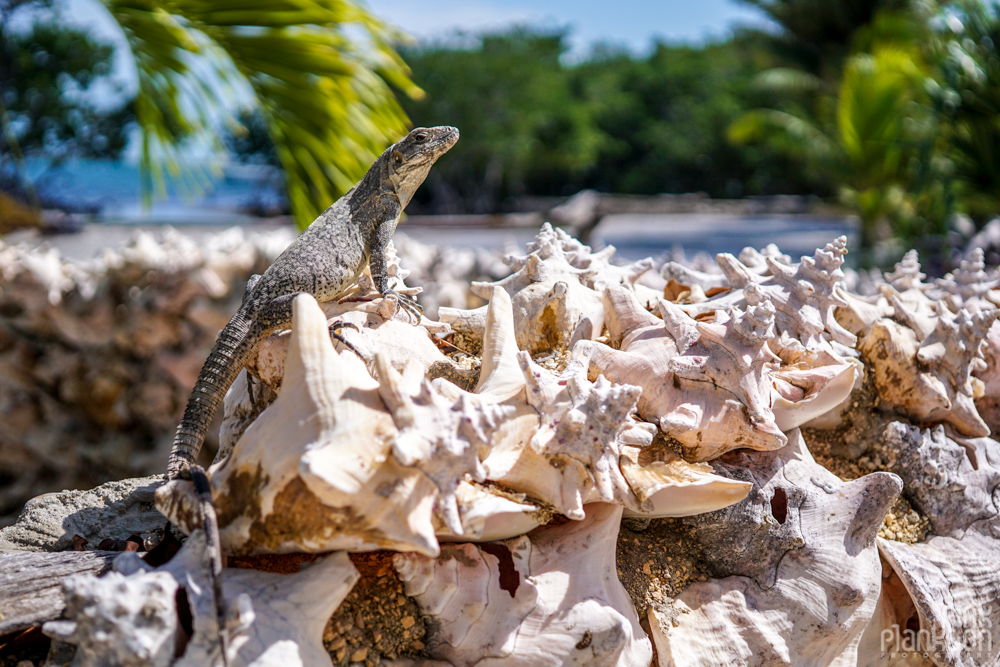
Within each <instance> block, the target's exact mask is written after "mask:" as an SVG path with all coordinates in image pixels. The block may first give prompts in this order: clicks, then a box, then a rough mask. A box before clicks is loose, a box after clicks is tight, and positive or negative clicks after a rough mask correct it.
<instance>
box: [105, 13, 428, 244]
mask: <svg viewBox="0 0 1000 667" xmlns="http://www.w3.org/2000/svg"><path fill="white" fill-rule="evenodd" d="M102 1H103V2H104V5H105V6H106V7H107V9H108V11H109V12H110V13H111V15H112V16H113V17H114V18H115V20H116V21H117V22H118V23H119V25H120V26H121V27H122V29H123V31H124V32H125V36H126V37H127V39H128V41H129V45H130V47H131V50H132V55H133V56H134V58H135V62H136V68H137V70H138V74H139V93H138V96H137V98H136V119H137V121H138V123H139V125H140V128H141V129H142V151H141V166H142V168H143V171H144V173H146V174H148V175H149V181H148V182H147V188H146V194H147V198H148V197H149V196H150V195H151V193H152V191H153V190H154V189H158V190H161V191H162V190H163V188H164V182H165V179H164V170H165V169H166V170H170V171H172V172H178V173H179V172H181V167H182V166H183V164H182V163H183V155H184V153H183V152H182V150H181V146H182V145H183V142H185V141H187V142H188V143H192V142H197V141H200V142H202V143H210V144H211V145H213V146H218V139H217V138H216V136H217V134H218V132H217V125H218V120H219V118H220V117H221V118H226V117H228V116H229V114H230V107H231V106H232V105H233V103H234V101H235V100H236V99H237V98H238V97H240V96H241V95H242V96H247V95H249V96H251V97H252V98H253V99H255V100H256V102H257V104H258V105H259V108H260V111H261V113H262V115H263V117H264V119H265V121H266V123H267V126H268V132H269V134H270V138H271V140H272V142H273V144H274V147H275V152H276V154H277V157H278V160H279V161H280V162H281V165H282V167H283V169H284V171H285V177H286V183H287V194H288V199H289V202H290V205H291V209H292V212H293V214H294V216H295V218H296V220H297V222H298V223H299V225H300V226H302V227H305V226H306V225H308V224H309V222H311V221H312V220H313V218H315V216H316V215H317V214H318V213H320V212H321V211H322V210H323V209H325V208H326V207H327V206H329V204H330V203H331V202H332V201H334V200H335V199H336V198H337V197H338V196H340V195H341V194H343V193H344V192H346V191H347V190H348V189H349V188H350V187H351V186H352V185H353V184H354V183H355V181H357V179H358V178H360V177H361V175H363V174H364V172H365V171H366V170H367V168H368V166H369V165H370V164H371V162H372V161H373V160H374V159H375V157H377V156H378V154H379V153H380V152H381V151H382V150H383V149H384V148H385V146H386V145H387V144H389V143H391V142H392V141H395V140H396V139H398V138H399V136H400V135H401V134H403V133H405V130H406V116H405V115H404V113H403V110H402V108H401V107H400V106H399V104H398V103H397V101H396V99H395V97H394V95H393V92H392V89H391V86H395V87H396V88H398V89H400V90H402V91H403V92H404V93H406V94H409V95H418V94H419V89H417V88H416V87H415V86H414V85H413V84H412V82H411V81H410V80H409V78H408V70H407V68H406V65H405V64H404V63H403V61H402V60H401V59H400V58H399V56H398V54H397V53H396V52H395V51H394V49H393V47H392V46H391V43H392V42H393V41H394V40H397V39H399V38H401V34H400V33H398V32H396V31H394V30H392V29H391V28H389V27H388V26H387V25H386V24H384V23H382V22H381V21H379V20H378V19H376V18H375V17H374V16H372V15H371V14H370V13H368V12H367V11H366V10H364V9H363V8H362V7H361V6H360V5H358V4H356V3H354V2H352V1H351V0H320V1H319V2H317V1H314V0H239V1H237V0H169V1H167V0H102Z"/></svg>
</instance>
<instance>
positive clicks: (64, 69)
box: [0, 3, 132, 203]
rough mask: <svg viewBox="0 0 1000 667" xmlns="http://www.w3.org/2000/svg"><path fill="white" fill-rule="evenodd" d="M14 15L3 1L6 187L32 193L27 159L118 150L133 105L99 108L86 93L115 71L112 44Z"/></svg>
mask: <svg viewBox="0 0 1000 667" xmlns="http://www.w3.org/2000/svg"><path fill="white" fill-rule="evenodd" d="M11 14H12V7H11V5H10V4H9V3H8V4H7V5H5V6H3V7H0V114H2V115H3V118H2V123H0V124H2V130H3V134H2V135H0V189H3V190H4V191H6V192H10V193H13V194H15V195H18V196H19V197H20V198H21V199H31V198H32V197H31V196H30V194H29V193H30V192H31V184H30V183H29V182H27V181H26V178H27V177H26V175H25V174H24V173H23V164H21V160H22V159H24V158H41V159H43V160H45V161H46V162H47V163H48V164H49V165H51V166H56V165H58V164H59V163H61V162H62V161H64V160H66V159H67V158H70V157H117V156H118V155H119V154H120V153H121V151H122V149H123V148H124V146H125V142H126V140H127V138H128V137H127V131H128V127H129V122H130V121H131V119H132V110H131V105H130V104H128V103H124V104H121V105H119V106H117V107H114V108H110V109H101V108H96V107H95V106H94V105H93V104H91V103H90V102H89V101H88V99H87V97H86V96H85V95H83V93H84V92H85V91H87V90H88V89H89V88H90V87H91V85H92V84H93V83H94V82H95V81H96V80H98V79H99V78H100V77H102V76H104V75H106V74H108V73H109V71H110V69H111V56H112V52H113V49H112V47H110V46H108V45H105V44H101V43H99V42H97V41H95V40H94V39H93V38H92V37H90V35H88V34H87V33H86V32H83V31H80V30H76V29H73V28H67V27H64V26H61V25H59V24H58V23H57V22H55V21H51V22H42V23H36V24H34V25H31V26H30V27H28V28H27V29H25V30H21V31H17V30H13V29H11V28H10V25H11V24H10V21H9V18H10V16H11ZM32 203H37V202H32Z"/></svg>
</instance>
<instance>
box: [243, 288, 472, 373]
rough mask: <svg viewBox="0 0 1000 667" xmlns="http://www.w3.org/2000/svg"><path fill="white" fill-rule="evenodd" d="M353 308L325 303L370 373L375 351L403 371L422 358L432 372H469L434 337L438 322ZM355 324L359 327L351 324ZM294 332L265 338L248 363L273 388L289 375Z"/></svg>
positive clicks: (373, 307)
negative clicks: (287, 368)
mask: <svg viewBox="0 0 1000 667" xmlns="http://www.w3.org/2000/svg"><path fill="white" fill-rule="evenodd" d="M345 305H350V306H351V309H350V310H347V309H345V308H344V305H338V304H337V303H336V302H333V301H328V302H326V303H324V304H321V307H322V308H323V310H324V312H325V313H326V316H327V318H328V326H329V327H330V328H334V327H339V335H340V337H341V338H343V339H344V340H346V341H347V342H348V343H350V344H351V346H352V347H353V350H352V351H353V352H355V353H356V354H358V355H360V357H361V358H362V360H363V361H364V362H365V365H366V366H367V368H368V370H369V373H370V374H372V375H375V353H376V352H381V353H382V354H384V355H386V356H387V357H388V358H389V360H390V362H391V363H392V366H393V367H394V368H395V369H396V370H398V371H402V370H403V366H404V365H405V364H406V363H407V362H411V361H413V362H418V363H419V364H420V367H421V369H422V370H423V371H424V372H427V373H430V374H432V375H444V376H449V375H452V374H454V375H465V374H467V372H463V371H462V370H461V369H458V368H457V366H456V365H455V364H454V363H453V362H452V361H450V360H449V359H448V358H447V357H446V356H444V354H442V353H441V351H440V350H439V349H438V348H437V346H436V345H434V343H433V342H432V341H431V339H430V335H429V334H430V329H432V328H434V327H435V324H436V323H434V322H431V321H430V320H427V319H426V318H424V319H423V320H422V322H421V324H420V325H415V324H412V323H410V322H408V321H403V320H401V319H399V317H394V316H392V315H390V316H389V317H388V318H386V317H384V316H383V314H380V313H379V312H378V310H377V307H378V304H376V303H375V302H365V303H361V304H358V303H350V304H345ZM342 325H354V326H355V327H357V331H355V330H354V329H352V328H350V326H342ZM290 336H291V332H290V331H282V332H279V333H276V334H274V335H271V336H268V337H267V338H266V339H264V340H263V341H262V342H261V344H260V347H259V348H258V350H257V354H256V355H255V356H254V357H253V358H252V359H251V360H250V361H249V362H248V363H247V367H248V368H249V369H250V371H251V372H252V373H253V375H254V376H255V377H256V378H259V379H260V380H261V381H262V382H264V384H266V385H268V387H270V388H271V389H273V390H275V391H276V390H278V389H280V388H281V382H282V380H283V379H284V376H285V358H286V357H287V356H288V345H289V341H290ZM334 347H335V348H336V349H337V350H338V351H343V350H346V349H348V348H347V346H345V345H344V344H343V343H342V342H341V341H339V340H337V341H336V342H335V343H334Z"/></svg>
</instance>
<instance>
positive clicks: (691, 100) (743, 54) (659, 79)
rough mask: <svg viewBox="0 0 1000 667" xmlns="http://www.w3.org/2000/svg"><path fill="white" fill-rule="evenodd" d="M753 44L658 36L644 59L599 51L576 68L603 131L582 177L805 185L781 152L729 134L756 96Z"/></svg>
mask: <svg viewBox="0 0 1000 667" xmlns="http://www.w3.org/2000/svg"><path fill="white" fill-rule="evenodd" d="M755 48H756V47H755V45H754V44H753V43H752V42H743V41H739V40H734V41H731V42H728V43H722V44H710V45H707V46H704V47H701V48H698V47H688V46H671V45H667V44H663V43H659V44H657V45H656V46H655V48H654V49H653V52H652V53H651V54H650V55H649V56H648V57H647V58H642V59H637V58H632V57H630V56H628V55H627V54H620V53H619V54H608V55H604V56H603V57H602V55H601V54H597V55H596V56H595V57H594V58H592V59H590V60H589V61H587V62H584V63H582V64H581V65H580V66H578V67H576V68H574V70H573V71H572V75H573V77H574V80H575V82H576V86H577V88H578V89H579V90H580V91H582V97H583V99H584V102H585V103H586V104H587V105H588V106H589V107H590V108H592V109H593V115H594V118H595V120H596V123H597V126H598V129H599V130H600V132H601V134H602V135H603V142H602V146H601V152H600V154H599V156H598V159H597V162H596V164H595V167H594V168H593V169H592V170H591V174H590V176H589V178H588V179H587V181H586V182H585V184H586V185H587V186H589V187H596V188H598V189H602V190H610V191H615V192H632V193H643V194H654V193H658V192H692V191H706V192H708V193H710V194H712V195H713V196H716V197H738V196H742V195H746V194H762V193H768V192H778V191H784V192H795V191H802V189H803V187H804V182H803V181H802V180H801V179H799V178H798V177H796V176H795V175H794V173H793V172H791V171H790V170H788V169H787V168H786V164H787V162H784V161H782V160H781V158H780V157H778V156H776V155H775V153H774V151H768V150H761V149H757V148H747V147H741V146H734V145H732V144H731V143H729V142H728V141H727V140H726V127H727V126H728V125H729V124H730V123H731V122H732V120H733V119H734V118H736V117H737V116H738V115H739V114H740V113H742V111H743V110H744V109H746V108H747V106H748V104H749V103H750V100H751V99H753V98H754V96H755V91H754V90H753V89H752V85H751V82H752V78H753V76H754V74H755V71H756V70H755V67H756V62H755V57H754V56H755V55H759V54H755Z"/></svg>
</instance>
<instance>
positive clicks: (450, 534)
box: [437, 481, 551, 542]
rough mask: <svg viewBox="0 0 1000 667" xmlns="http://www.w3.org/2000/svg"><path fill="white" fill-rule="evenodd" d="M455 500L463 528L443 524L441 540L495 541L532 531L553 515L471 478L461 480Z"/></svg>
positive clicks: (440, 528)
mask: <svg viewBox="0 0 1000 667" xmlns="http://www.w3.org/2000/svg"><path fill="white" fill-rule="evenodd" d="M455 500H456V502H457V504H458V509H459V513H460V515H461V519H462V532H461V533H457V532H454V531H452V530H451V529H450V528H449V527H448V526H445V525H441V526H438V529H437V538H438V541H439V542H495V541H497V540H507V539H510V538H512V537H517V536H518V535H524V534H525V533H528V532H531V531H532V530H534V529H535V528H537V527H538V526H540V525H542V524H543V523H545V522H546V521H548V520H549V519H550V518H551V512H545V511H543V510H542V508H541V507H539V506H537V505H532V504H531V503H529V502H527V501H523V500H516V499H514V498H512V497H507V496H501V495H498V494H497V493H493V492H491V490H488V488H487V487H484V486H482V485H479V484H474V483H471V482H468V481H463V482H461V483H459V485H458V487H457V488H456V489H455Z"/></svg>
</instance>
